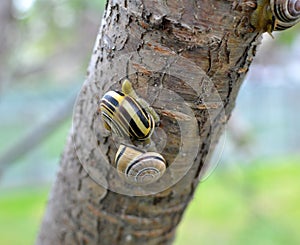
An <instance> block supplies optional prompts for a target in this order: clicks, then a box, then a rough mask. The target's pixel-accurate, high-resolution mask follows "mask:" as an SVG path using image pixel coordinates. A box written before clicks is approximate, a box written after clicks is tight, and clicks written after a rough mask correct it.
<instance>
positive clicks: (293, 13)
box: [270, 0, 300, 31]
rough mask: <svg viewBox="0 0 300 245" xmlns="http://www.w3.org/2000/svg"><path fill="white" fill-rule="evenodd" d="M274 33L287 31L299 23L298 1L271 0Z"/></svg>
mask: <svg viewBox="0 0 300 245" xmlns="http://www.w3.org/2000/svg"><path fill="white" fill-rule="evenodd" d="M270 4H271V10H272V13H273V15H274V18H275V21H274V28H273V29H274V31H280V30H285V29H288V28H290V27H292V26H294V25H295V24H297V23H298V22H299V21H300V0H271V1H270Z"/></svg>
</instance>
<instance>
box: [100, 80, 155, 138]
mask: <svg viewBox="0 0 300 245" xmlns="http://www.w3.org/2000/svg"><path fill="white" fill-rule="evenodd" d="M100 111H101V115H102V119H103V121H104V126H105V128H106V129H108V130H110V131H112V132H113V133H115V134H117V135H119V136H121V137H125V138H127V137H128V136H129V137H130V138H132V139H135V140H139V141H146V140H149V139H150V137H151V135H152V133H153V131H154V128H155V123H156V122H158V121H159V116H158V115H157V114H156V112H155V111H154V110H153V109H152V108H151V107H150V106H149V105H148V104H147V102H146V101H144V100H143V99H141V98H139V97H138V96H137V95H136V93H135V91H134V90H133V88H132V85H131V82H130V81H129V80H127V79H125V80H124V81H123V84H122V92H120V91H108V92H107V93H106V94H104V96H103V97H102V99H101V101H100Z"/></svg>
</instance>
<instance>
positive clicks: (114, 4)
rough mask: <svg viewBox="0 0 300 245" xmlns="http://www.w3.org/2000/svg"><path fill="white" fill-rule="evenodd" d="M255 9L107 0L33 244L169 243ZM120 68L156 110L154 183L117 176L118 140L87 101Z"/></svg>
mask: <svg viewBox="0 0 300 245" xmlns="http://www.w3.org/2000/svg"><path fill="white" fill-rule="evenodd" d="M255 8H256V1H206V0H197V1H196V0H193V1H191V0H182V1H175V0H169V1H158V0H156V1H155V0H152V1H148V0H147V1H142V0H138V1H128V0H110V1H108V3H107V6H106V11H105V14H104V18H103V22H102V26H101V28H100V31H99V35H98V38H97V41H96V44H95V48H94V52H93V55H92V59H91V63H90V66H89V70H88V77H87V80H86V81H85V83H84V85H83V88H82V90H81V93H80V95H79V97H78V100H77V104H76V106H75V109H74V125H73V130H72V132H71V133H70V136H69V139H68V142H67V144H66V148H65V151H64V153H63V156H62V158H61V163H60V170H59V173H58V174H57V180H56V183H55V185H54V187H53V190H52V194H51V197H50V201H49V204H48V207H47V211H46V214H45V217H44V220H43V223H42V226H41V230H40V234H39V237H38V240H37V244H43V245H46V244H56V245H58V244H170V243H172V241H173V239H174V235H175V230H176V227H177V225H178V223H179V221H180V219H181V217H182V214H183V212H184V210H185V208H186V206H187V205H188V203H189V201H190V200H191V199H192V196H193V193H194V191H195V188H196V186H197V184H198V183H199V180H200V178H201V177H202V176H203V175H204V172H205V170H206V169H207V168H209V162H208V160H209V157H210V153H211V152H212V150H213V148H214V146H215V144H216V143H217V140H218V138H219V136H220V134H221V132H222V131H223V128H224V125H225V124H226V122H227V121H228V118H229V116H230V113H231V111H232V109H233V107H234V103H235V100H236V97H237V93H238V90H239V87H240V85H241V83H242V81H243V79H244V77H245V74H246V73H247V71H248V67H249V65H250V63H251V62H252V59H253V56H254V54H255V51H256V46H257V44H258V43H259V42H260V39H261V32H259V31H256V30H255V29H254V28H253V27H252V26H251V24H250V20H251V14H252V13H253V11H254V9H255ZM125 77H127V78H129V79H130V80H131V82H132V84H133V87H134V88H135V90H136V91H137V92H138V94H139V95H140V96H141V97H143V98H144V99H146V100H147V102H148V103H149V104H151V106H152V107H153V108H154V109H155V111H156V112H157V113H158V114H159V115H160V125H159V127H157V128H156V129H155V133H154V135H153V142H154V144H155V145H156V148H157V151H159V152H160V153H161V154H162V155H163V156H164V157H165V159H166V161H167V163H168V171H166V173H165V174H164V175H163V176H162V178H161V180H159V181H158V184H156V183H155V184H154V185H149V186H147V185H146V186H134V185H131V184H130V183H126V182H122V181H123V180H122V179H121V178H118V175H117V174H116V171H114V170H112V169H111V167H110V166H109V165H108V164H107V162H109V163H110V164H112V165H113V164H114V157H115V154H116V151H117V148H118V145H119V143H120V139H118V138H114V137H113V136H111V135H110V134H108V133H107V131H105V130H103V127H102V126H101V120H98V117H97V109H98V107H97V106H98V104H99V98H101V97H102V96H103V94H104V93H105V92H107V91H108V90H109V89H112V88H113V89H120V83H121V81H122V79H123V78H125ZM162 139H163V140H162ZM74 145H75V147H74ZM75 148H76V151H75Z"/></svg>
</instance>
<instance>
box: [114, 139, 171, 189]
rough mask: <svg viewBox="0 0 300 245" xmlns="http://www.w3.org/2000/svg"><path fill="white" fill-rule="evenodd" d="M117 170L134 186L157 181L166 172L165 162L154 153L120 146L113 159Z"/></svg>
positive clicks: (160, 156)
mask: <svg viewBox="0 0 300 245" xmlns="http://www.w3.org/2000/svg"><path fill="white" fill-rule="evenodd" d="M115 164H116V165H117V170H118V172H119V173H121V175H122V176H125V179H126V180H127V181H129V182H130V183H134V184H142V185H144V184H150V183H153V182H155V181H157V180H158V179H159V178H160V177H161V176H162V175H163V174H164V172H165V170H166V162H165V159H164V158H163V156H162V155H160V154H159V153H156V152H143V151H141V150H139V149H137V148H135V147H131V146H125V145H122V144H121V145H120V147H119V149H118V152H117V154H116V158H115Z"/></svg>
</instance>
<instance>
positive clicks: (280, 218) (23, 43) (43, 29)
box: [0, 0, 300, 245]
mask: <svg viewBox="0 0 300 245" xmlns="http://www.w3.org/2000/svg"><path fill="white" fill-rule="evenodd" d="M104 4H105V2H104V1H99V0H61V1H59V0H13V1H10V0H1V3H0V33H1V34H0V35H1V36H0V115H1V120H0V244H1V245H2V244H3V245H20V244H22V245H23V244H24V245H27V244H33V243H34V240H35V237H36V235H37V232H38V229H39V225H40V222H41V219H42V217H43V212H44V210H45V207H46V202H47V198H48V193H49V191H50V189H51V185H52V184H53V182H54V179H55V173H56V171H57V169H58V163H59V158H60V154H61V152H62V150H63V146H64V144H65V140H66V136H67V134H68V131H69V129H70V127H71V117H72V103H73V102H74V98H75V96H76V94H77V92H78V91H79V89H80V87H81V84H82V82H83V81H84V79H85V74H86V68H87V66H88V62H89V58H90V55H91V52H92V49H93V46H94V42H95V38H96V35H97V30H98V27H99V23H100V21H101V16H102V13H103V9H104ZM274 36H275V39H271V38H270V37H269V36H268V35H265V36H264V39H263V44H262V46H261V47H260V48H259V50H258V56H257V57H256V58H255V61H254V63H253V65H252V66H251V69H250V72H249V75H248V77H247V80H246V81H245V83H244V84H243V86H242V88H241V91H240V94H239V97H238V101H237V106H236V108H235V110H234V113H233V115H232V118H231V119H230V122H229V125H228V127H227V130H226V135H225V136H223V140H222V141H221V144H220V145H219V146H218V149H217V151H216V154H215V155H214V157H213V160H212V163H211V167H210V168H209V169H208V172H207V174H206V175H205V176H204V177H203V180H202V182H201V184H200V186H199V187H198V189H197V192H196V194H195V197H194V200H193V201H192V203H191V205H190V206H189V207H188V209H187V211H186V213H185V215H184V217H183V221H182V223H181V224H180V225H179V228H178V233H177V238H176V241H175V244H176V245H181V244H200V243H202V244H300V234H299V228H300V207H299V205H300V195H299V194H300V168H299V165H300V113H299V108H300V73H299V68H300V46H299V43H300V25H298V26H296V27H294V28H291V29H290V30H288V31H285V32H282V33H275V34H274ZM297 45H298V46H297ZM224 142H225V143H224ZM217 166H218V167H217Z"/></svg>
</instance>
